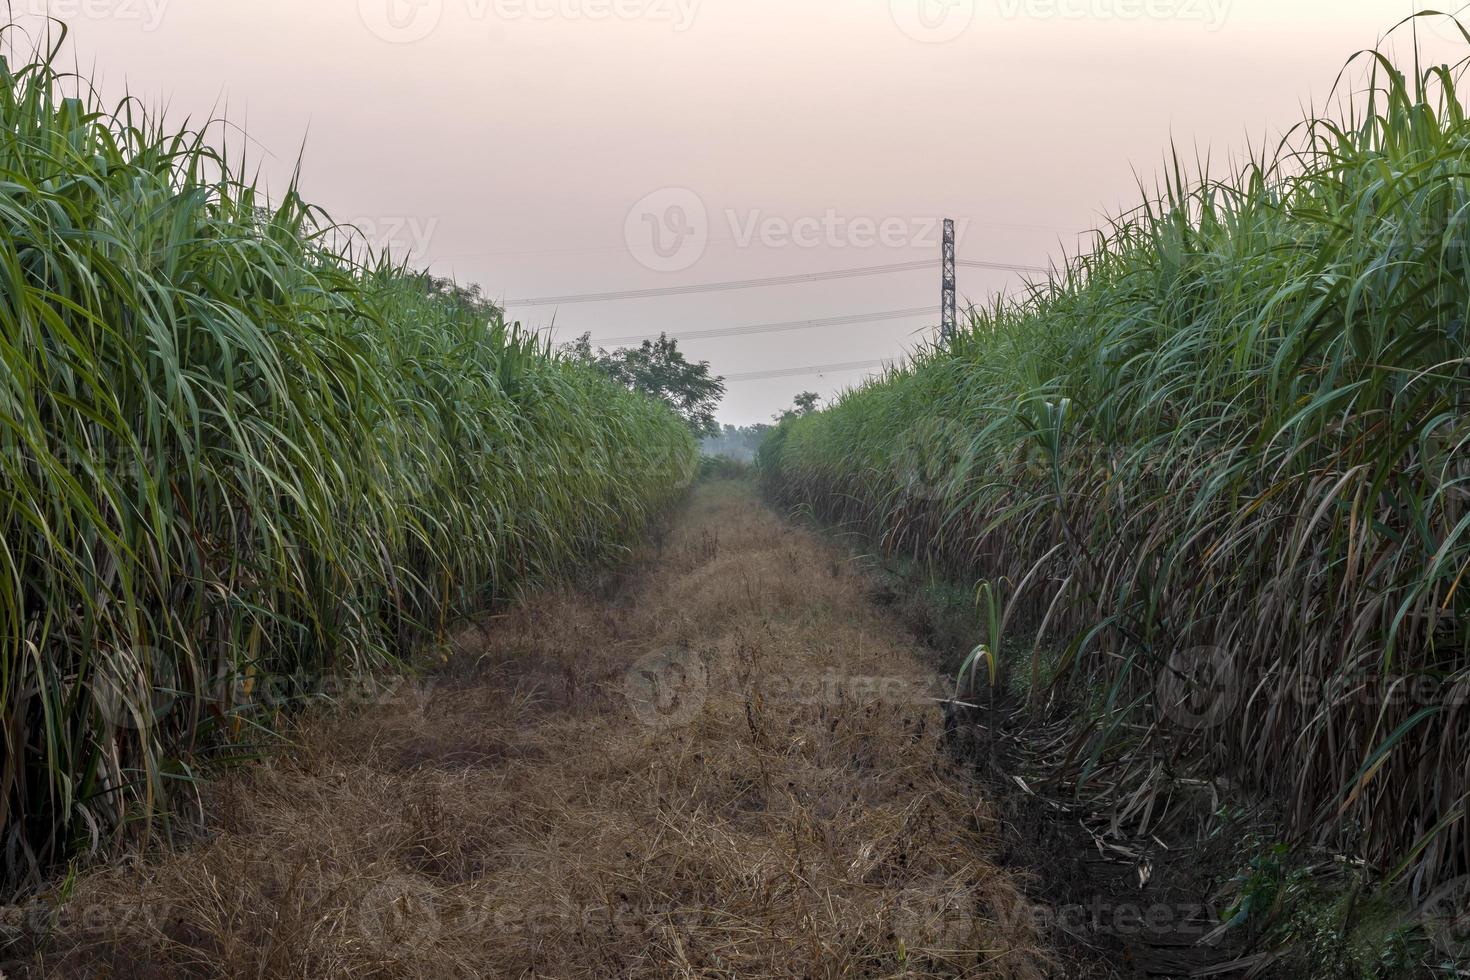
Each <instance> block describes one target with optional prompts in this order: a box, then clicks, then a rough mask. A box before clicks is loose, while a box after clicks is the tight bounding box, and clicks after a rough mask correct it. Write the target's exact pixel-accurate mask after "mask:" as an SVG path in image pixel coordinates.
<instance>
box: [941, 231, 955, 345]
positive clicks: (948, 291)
mask: <svg viewBox="0 0 1470 980" xmlns="http://www.w3.org/2000/svg"><path fill="white" fill-rule="evenodd" d="M958 318H959V313H958V307H957V304H956V302H955V263H954V220H953V219H951V218H945V219H944V292H943V295H942V297H941V298H940V307H939V336H940V337H941V338H942V339H944V340H950V339H951V338H953V337H954V334H955V328H956V326H957V321H958Z"/></svg>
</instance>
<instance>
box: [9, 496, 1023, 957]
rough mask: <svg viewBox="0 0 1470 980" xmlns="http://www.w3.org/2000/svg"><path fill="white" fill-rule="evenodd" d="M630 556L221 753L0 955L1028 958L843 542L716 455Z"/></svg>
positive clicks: (980, 825) (902, 637)
mask: <svg viewBox="0 0 1470 980" xmlns="http://www.w3.org/2000/svg"><path fill="white" fill-rule="evenodd" d="M634 568H635V571H634V572H633V573H632V574H631V575H630V576H629V577H628V580H627V581H625V582H624V583H623V585H622V586H621V587H620V588H618V589H616V590H613V592H612V594H611V595H610V596H607V597H597V596H588V595H577V594H570V593H567V594H551V595H541V596H538V597H535V598H533V599H532V600H530V601H529V602H527V603H526V604H524V605H522V606H520V607H518V608H517V609H515V610H514V611H512V612H511V613H509V614H507V615H505V616H502V617H498V618H496V619H494V620H492V621H487V622H485V623H482V624H479V625H478V626H477V627H475V628H471V629H469V630H466V631H465V632H464V633H462V634H461V635H460V636H459V637H458V638H457V639H456V642H455V649H454V650H453V651H452V653H451V655H450V657H449V663H448V664H447V666H446V667H445V668H444V670H443V671H442V672H440V673H439V675H438V676H436V678H435V680H434V682H433V683H432V684H430V685H427V686H425V687H423V688H421V689H416V691H415V693H414V694H413V695H412V696H409V697H406V698H402V699H399V700H398V702H397V703H395V704H390V705H382V706H377V707H374V708H372V709H369V710H366V711H364V712H361V713H359V714H358V715H356V716H354V717H351V718H347V719H338V720H335V721H331V722H327V721H318V722H315V723H312V724H311V725H310V726H308V727H307V729H306V730H304V731H302V732H301V733H300V735H299V738H298V741H299V743H300V748H299V749H298V750H297V751H293V752H291V753H288V754H286V755H284V756H283V757H282V758H281V760H279V761H277V762H275V763H273V764H270V765H265V766H260V767H257V768H256V769H254V770H253V771H250V772H248V773H241V774H238V775H236V776H234V777H231V778H229V779H226V780H224V781H222V782H221V783H219V784H218V785H216V786H215V787H213V788H212V790H211V791H210V798H209V800H208V807H207V809H208V814H209V819H208V827H209V833H208V835H207V836H206V838H205V839H203V840H201V841H199V842H198V843H196V844H194V845H193V846H191V847H190V848H188V849H186V850H184V851H183V852H181V853H177V854H173V855H169V856H164V857H160V858H155V859H152V860H150V861H148V862H145V863H140V864H137V865H135V866H133V867H120V868H114V869H112V870H109V871H106V872H104V873H100V874H94V875H92V876H89V877H86V878H84V879H83V880H82V881H81V882H80V883H79V884H78V885H77V886H76V887H75V888H74V889H73V890H72V891H71V893H70V896H69V898H68V899H67V901H66V902H65V903H64V904H63V905H62V915H61V916H60V919H59V922H60V927H59V931H58V932H57V933H56V934H55V935H54V936H53V938H52V940H51V941H50V943H49V944H48V946H47V952H46V955H45V958H44V960H43V961H42V962H41V963H40V964H39V965H38V964H37V963H35V962H33V963H31V964H30V966H29V968H28V969H27V970H23V971H16V969H15V965H14V964H12V966H11V970H12V972H36V973H38V974H39V973H50V974H52V975H67V976H80V975H111V976H118V977H134V976H180V977H183V976H188V977H245V976H254V977H303V978H305V977H312V978H317V977H346V976H352V977H425V978H428V977H433V978H444V977H459V976H463V977H469V976H486V977H501V976H504V977H587V978H594V977H595V978H610V977H681V978H692V977H899V976H903V977H927V976H942V977H958V976H965V977H1004V978H1032V977H1041V976H1045V975H1047V973H1048V968H1047V965H1046V960H1045V958H1044V956H1043V955H1042V953H1041V952H1040V951H1039V950H1038V943H1039V939H1038V931H1037V929H1036V927H1035V925H1034V924H1033V923H1034V920H1033V918H1032V917H1031V916H1030V915H1029V914H1027V907H1026V905H1025V903H1024V902H1023V901H1022V899H1021V895H1020V891H1019V888H1018V881H1017V879H1016V878H1014V877H1013V875H1012V874H1011V873H1009V872H1005V871H1002V870H999V869H998V868H996V867H995V865H994V864H993V863H992V854H993V851H994V849H995V848H996V846H997V844H996V841H995V839H994V837H995V831H994V821H993V819H992V816H991V814H990V813H989V812H988V810H987V808H986V807H985V806H984V804H983V803H982V802H981V794H979V793H978V792H977V790H976V787H975V786H973V785H972V784H970V783H969V782H968V781H967V779H966V777H965V776H964V774H963V773H962V772H961V771H960V769H958V768H957V767H956V766H955V765H954V764H953V763H952V762H950V761H949V757H948V756H947V754H946V753H944V752H943V751H942V750H941V748H940V745H939V742H940V739H941V737H942V732H941V728H942V724H941V712H940V709H939V707H938V706H937V705H936V704H935V703H934V702H933V701H932V700H931V697H932V695H933V694H934V693H935V688H934V678H933V676H932V673H931V672H930V670H929V669H928V668H927V667H926V666H925V665H924V661H923V658H922V655H921V654H920V653H918V652H917V650H918V646H917V643H916V641H915V640H914V639H913V637H912V635H911V634H909V633H907V632H906V631H905V630H904V629H902V628H901V627H900V626H898V625H897V623H896V621H895V620H893V619H891V618H888V617H886V615H885V614H883V613H880V612H879V611H877V610H875V609H874V608H873V607H872V606H871V604H870V603H869V601H868V596H869V592H870V589H871V582H870V581H869V580H868V579H867V578H865V577H864V575H862V574H860V573H859V572H857V571H856V570H854V569H853V568H852V567H851V566H850V564H849V562H848V560H847V558H846V556H845V555H843V554H841V553H840V552H838V551H837V550H835V549H834V548H833V547H832V546H831V545H829V544H828V543H825V542H823V541H821V540H819V539H818V538H817V537H815V536H814V535H812V534H810V533H808V532H806V531H803V530H799V529H796V528H793V527H792V526H790V525H789V524H786V523H783V522H781V521H779V520H778V519H777V518H776V517H775V516H774V515H773V514H771V513H770V512H769V511H768V510H766V509H764V508H763V507H762V506H761V505H759V504H758V503H757V502H756V500H755V497H754V494H753V492H752V491H751V490H750V489H749V488H747V487H744V486H743V485H740V484H735V483H715V484H709V485H705V486H702V487H701V488H700V489H699V490H697V491H696V493H695V495H694V498H693V500H692V501H691V503H690V504H689V505H688V507H687V508H686V509H685V510H684V511H683V512H682V514H681V515H680V516H679V517H678V519H677V521H676V523H675V525H674V527H673V528H672V530H671V532H670V533H669V534H668V536H667V537H666V538H665V539H664V540H663V541H662V542H661V543H660V544H659V545H658V546H657V547H655V546H650V548H649V551H648V553H647V554H646V555H644V556H641V557H640V558H639V560H638V561H637V562H636V563H635V566H634Z"/></svg>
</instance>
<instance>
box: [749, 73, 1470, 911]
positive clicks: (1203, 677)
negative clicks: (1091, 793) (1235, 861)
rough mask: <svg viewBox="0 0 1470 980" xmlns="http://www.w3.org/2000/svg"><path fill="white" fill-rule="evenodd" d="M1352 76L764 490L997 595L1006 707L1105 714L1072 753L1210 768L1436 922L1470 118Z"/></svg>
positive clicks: (1461, 732) (1462, 671)
mask: <svg viewBox="0 0 1470 980" xmlns="http://www.w3.org/2000/svg"><path fill="white" fill-rule="evenodd" d="M1360 69H1361V70H1360ZM1345 77H1346V78H1348V79H1351V80H1352V82H1353V83H1354V84H1356V83H1357V82H1358V80H1359V79H1362V80H1364V81H1365V82H1366V85H1365V86H1364V87H1362V88H1359V89H1357V90H1356V92H1355V94H1352V95H1350V96H1347V97H1345V98H1344V101H1343V109H1342V110H1341V112H1340V114H1339V115H1338V116H1337V118H1335V119H1334V118H1315V119H1310V120H1308V121H1307V122H1305V123H1304V124H1303V125H1302V126H1301V127H1300V128H1298V129H1296V130H1295V131H1293V133H1292V134H1291V135H1290V136H1289V137H1288V138H1287V139H1286V141H1285V142H1284V143H1283V144H1282V146H1281V147H1280V149H1279V150H1278V151H1277V152H1276V153H1274V154H1266V155H1262V156H1260V157H1258V158H1256V159H1254V160H1253V161H1252V162H1251V163H1250V164H1248V165H1246V166H1243V167H1241V168H1240V170H1239V172H1238V173H1236V174H1234V175H1233V176H1232V177H1231V178H1229V179H1227V180H1216V179H1210V178H1208V177H1203V176H1200V177H1195V178H1193V179H1190V178H1187V177H1186V175H1185V171H1184V168H1182V167H1180V166H1179V165H1178V164H1177V162H1176V164H1175V166H1174V167H1173V169H1172V172H1171V176H1170V178H1169V180H1168V183H1167V186H1166V187H1165V188H1162V189H1161V190H1160V192H1159V193H1158V194H1157V195H1156V196H1154V195H1148V200H1147V201H1146V203H1145V204H1143V205H1142V207H1140V208H1139V209H1138V210H1137V211H1135V212H1133V213H1130V214H1128V215H1125V216H1123V217H1122V218H1120V219H1119V220H1117V221H1116V222H1115V223H1114V224H1113V225H1112V226H1111V228H1110V229H1109V230H1107V231H1106V232H1103V233H1100V234H1099V236H1098V238H1097V241H1096V245H1095V247H1094V248H1093V249H1091V251H1090V252H1089V253H1088V254H1086V255H1084V256H1082V257H1080V258H1078V259H1077V260H1076V261H1074V262H1073V263H1071V264H1070V265H1069V266H1068V267H1067V268H1065V269H1064V270H1062V271H1060V272H1058V273H1057V274H1055V275H1054V277H1052V279H1051V280H1050V281H1049V282H1046V283H1044V284H1039V285H1038V286H1037V287H1036V288H1034V289H1033V290H1031V291H1030V292H1029V294H1028V295H1027V296H1026V297H1025V298H1024V299H1021V300H1018V301H997V303H996V304H995V305H994V306H993V308H990V309H987V310H983V311H978V312H976V313H974V315H973V317H972V319H971V322H970V323H969V325H968V328H967V329H964V330H962V331H961V333H960V335H959V336H958V337H956V338H955V339H954V341H953V343H951V344H948V345H946V346H944V347H942V348H929V349H925V350H922V351H920V352H918V354H917V355H916V356H915V358H914V359H913V362H912V364H910V365H909V366H907V367H904V368H902V369H899V370H895V371H892V372H890V373H888V374H887V375H886V376H885V377H883V378H881V379H878V380H875V381H873V382H871V383H869V384H866V385H864V386H862V387H860V388H859V389H857V390H855V391H852V392H849V393H847V394H846V395H845V396H844V397H843V398H841V399H840V400H839V402H838V403H837V404H836V405H835V406H833V407H832V408H831V409H829V410H828V411H825V412H822V413H820V414H818V415H814V416H810V417H807V418H801V419H796V420H794V421H789V422H787V423H785V424H783V425H782V426H781V427H780V428H779V429H778V430H777V431H776V432H775V433H774V434H773V437H772V438H771V439H770V440H769V441H768V443H767V444H766V445H765V446H764V447H763V450H762V454H761V455H762V458H761V464H762V467H763V469H764V473H765V478H766V479H767V480H768V481H769V484H770V486H771V487H772V489H773V491H774V492H775V493H776V494H778V495H779V496H780V497H781V498H783V499H784V500H785V501H787V502H789V503H791V504H793V505H795V504H806V505H810V506H811V507H812V508H814V509H815V510H816V511H818V512H819V513H821V514H823V515H825V516H826V517H828V518H830V519H834V520H838V521H845V522H851V523H853V524H855V525H858V526H860V527H862V528H864V529H866V530H867V531H868V532H870V533H872V534H874V535H876V536H879V537H881V539H882V540H883V542H884V544H885V545H886V547H887V548H888V549H890V550H891V551H893V552H897V553H903V554H906V555H912V556H916V557H918V558H920V559H922V560H927V561H933V562H936V563H940V564H942V565H944V566H946V567H947V568H949V569H950V570H952V571H955V572H960V573H963V574H966V575H969V576H971V577H978V578H981V579H984V580H986V581H987V582H990V583H992V584H993V586H994V587H995V588H996V589H998V590H999V591H1000V592H1001V593H1002V594H1003V595H1004V596H1005V601H1006V606H1007V614H1006V615H1007V617H1008V619H1009V622H1010V623H1011V626H1010V627H1009V629H1008V631H1006V635H1008V636H1019V635H1022V633H1021V631H1019V630H1017V629H1016V626H1017V625H1018V624H1023V623H1024V624H1027V625H1028V627H1029V628H1030V629H1033V630H1039V632H1040V635H1039V636H1038V638H1037V640H1036V643H1035V644H1034V645H1033V644H1032V643H1031V642H1030V640H1029V636H1028V640H1027V642H1026V643H1025V644H1024V645H1023V646H1021V647H1018V648H1015V649H1010V650H1008V651H1002V652H1001V659H1002V660H1003V661H1004V662H1005V663H1006V664H1007V665H1008V669H1009V670H1010V671H1011V672H1012V673H1013V677H1012V679H1013V680H1016V679H1017V677H1016V676H1014V675H1015V674H1016V673H1017V672H1019V680H1020V681H1021V684H1022V686H1024V687H1026V688H1029V689H1030V690H1031V691H1032V692H1033V694H1034V695H1035V696H1036V697H1037V698H1040V697H1042V696H1043V695H1046V694H1049V693H1055V692H1056V690H1057V688H1053V687H1052V686H1051V685H1057V687H1059V688H1060V689H1061V690H1063V691H1070V692H1072V693H1073V694H1074V695H1077V697H1073V698H1070V699H1067V700H1069V701H1070V702H1071V703H1077V701H1078V700H1079V698H1089V699H1092V702H1093V704H1094V705H1095V706H1096V707H1097V709H1098V711H1099V712H1100V714H1101V716H1100V717H1093V718H1090V719H1089V722H1090V723H1092V724H1093V725H1094V727H1093V728H1092V729H1091V733H1090V736H1089V740H1088V742H1087V745H1086V747H1085V749H1084V750H1081V752H1080V754H1081V756H1084V757H1085V756H1089V755H1090V756H1091V757H1093V758H1096V757H1098V756H1100V755H1102V754H1104V753H1106V752H1107V751H1108V748H1107V745H1108V743H1109V741H1110V740H1111V741H1112V742H1113V743H1117V742H1118V741H1120V740H1121V741H1123V742H1126V743H1127V744H1128V745H1129V746H1131V747H1132V749H1133V752H1134V754H1135V755H1143V756H1147V757H1148V758H1149V759H1150V761H1149V763H1148V765H1147V766H1144V767H1143V770H1145V771H1147V772H1148V774H1149V776H1150V778H1153V779H1156V780H1157V779H1160V778H1167V773H1168V772H1169V771H1171V767H1173V766H1175V765H1176V764H1177V759H1178V756H1177V755H1176V754H1175V753H1176V752H1178V751H1179V750H1181V749H1187V750H1191V751H1190V752H1189V754H1191V755H1192V756H1193V757H1195V758H1197V759H1203V760H1204V765H1205V767H1206V770H1207V771H1210V772H1214V773H1221V774H1233V775H1235V776H1238V777H1241V778H1243V779H1244V780H1245V782H1246V783H1247V784H1248V785H1250V786H1253V787H1255V788H1257V789H1259V790H1264V791H1267V792H1269V793H1271V794H1274V796H1275V797H1276V798H1277V799H1278V800H1280V801H1282V803H1283V804H1284V806H1285V808H1286V815H1287V817H1288V819H1289V821H1290V823H1291V824H1292V826H1293V827H1294V828H1295V829H1296V830H1297V831H1299V832H1300V833H1301V834H1302V835H1303V836H1304V837H1305V838H1306V839H1308V840H1311V841H1316V842H1319V843H1322V844H1330V845H1332V846H1334V847H1336V848H1340V849H1343V850H1346V851H1348V852H1350V853H1353V854H1359V855H1362V856H1364V857H1366V858H1367V859H1369V860H1370V861H1371V862H1373V863H1374V864H1375V865H1376V866H1378V867H1379V868H1380V869H1382V870H1384V871H1386V872H1390V873H1393V874H1395V875H1398V876H1401V877H1402V878H1404V879H1405V880H1406V881H1408V882H1409V883H1411V884H1412V885H1413V886H1414V887H1415V889H1416V890H1418V891H1419V892H1420V893H1421V894H1423V893H1424V892H1425V891H1427V890H1429V889H1431V888H1434V887H1435V886H1436V885H1438V884H1440V883H1444V882H1447V881H1450V880H1452V879H1454V878H1455V877H1456V876H1459V875H1463V874H1465V873H1467V872H1470V820H1467V817H1466V802H1467V794H1470V706H1467V703H1466V702H1467V699H1470V630H1467V624H1466V613H1467V611H1470V581H1467V572H1470V451H1467V442H1470V358H1467V355H1470V333H1467V329H1470V328H1467V324H1466V318H1467V315H1470V313H1467V311H1470V122H1467V120H1466V118H1465V113H1464V107H1463V105H1462V101H1461V98H1460V95H1459V93H1457V91H1456V77H1457V73H1456V72H1454V71H1451V70H1450V69H1448V68H1445V67H1433V68H1428V69H1423V70H1421V69H1419V68H1418V67H1417V66H1416V68H1415V69H1414V70H1413V71H1412V72H1408V73H1405V72H1402V71H1400V70H1398V69H1397V68H1396V67H1395V65H1394V64H1393V62H1392V61H1391V60H1390V59H1389V58H1387V57H1385V56H1383V55H1381V54H1378V53H1372V52H1369V53H1364V54H1362V55H1359V56H1358V57H1357V58H1355V59H1354V61H1353V62H1352V63H1351V64H1350V67H1349V71H1348V72H1347V75H1346V76H1345ZM1344 84H1346V82H1344ZM1001 642H1002V643H1005V642H1006V640H1005V639H1002V641H1001ZM1012 642H1014V641H1012ZM1048 647H1051V648H1054V649H1055V650H1057V651H1059V652H1058V654H1057V656H1056V660H1055V662H1048V663H1046V664H1043V663H1042V662H1041V661H1042V658H1043V656H1044V654H1045V650H1046V648H1048ZM1201 647H1203V648H1205V650H1206V653H1205V654H1203V655H1202V654H1201V653H1199V652H1198V648H1201ZM1191 687H1198V688H1201V689H1200V690H1193V691H1191ZM1206 688H1207V689H1206ZM1181 690H1182V691H1183V693H1184V694H1188V695H1189V698H1188V699H1187V700H1185V699H1183V698H1181V697H1178V696H1177V695H1178V694H1179V692H1180V691H1181ZM1205 701H1209V702H1210V704H1208V705H1206V704H1204V702H1205ZM1206 708H1208V710H1206ZM1165 738H1167V739H1168V740H1169V744H1170V746H1171V747H1170V748H1169V750H1168V751H1167V752H1164V751H1162V750H1160V749H1159V746H1160V745H1161V740H1163V739H1165ZM1150 746H1153V747H1154V748H1153V749H1150ZM1150 753H1152V754H1150ZM1156 764H1157V765H1156ZM1161 773H1164V774H1165V775H1164V776H1161V775H1160V774H1161ZM1139 809H1142V808H1141V807H1140V808H1139ZM1150 809H1152V807H1151V806H1150ZM1143 819H1144V821H1145V822H1146V821H1147V819H1148V818H1147V814H1145V815H1144V817H1143Z"/></svg>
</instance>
